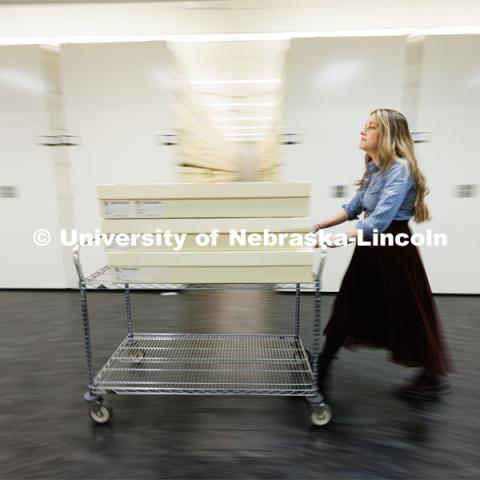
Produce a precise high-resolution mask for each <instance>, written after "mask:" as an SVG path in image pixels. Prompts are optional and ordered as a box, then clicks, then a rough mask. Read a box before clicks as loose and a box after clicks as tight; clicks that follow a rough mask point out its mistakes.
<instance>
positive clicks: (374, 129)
mask: <svg viewBox="0 0 480 480" xmlns="http://www.w3.org/2000/svg"><path fill="white" fill-rule="evenodd" d="M379 137H380V126H379V125H378V121H377V116H376V115H375V114H374V113H372V114H371V115H370V116H369V117H368V120H367V123H365V125H364V126H363V128H362V131H361V132H360V145H359V146H360V149H361V150H364V151H365V152H376V151H377V150H378V140H379Z"/></svg>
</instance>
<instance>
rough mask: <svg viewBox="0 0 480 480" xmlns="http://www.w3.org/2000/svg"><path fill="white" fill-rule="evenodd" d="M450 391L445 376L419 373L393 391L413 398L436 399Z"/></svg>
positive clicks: (401, 395) (404, 396)
mask: <svg viewBox="0 0 480 480" xmlns="http://www.w3.org/2000/svg"><path fill="white" fill-rule="evenodd" d="M451 391H452V386H451V385H450V382H449V381H448V380H447V378H446V377H443V376H437V375H427V374H425V373H421V374H420V375H418V376H417V377H415V378H414V379H413V381H411V382H410V383H408V384H407V385H403V386H400V387H398V388H397V389H396V390H395V393H396V394H397V395H399V396H400V397H402V398H408V399H413V400H436V399H438V398H441V397H443V396H444V395H446V394H448V393H450V392H451Z"/></svg>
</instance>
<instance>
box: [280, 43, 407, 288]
mask: <svg viewBox="0 0 480 480" xmlns="http://www.w3.org/2000/svg"><path fill="white" fill-rule="evenodd" d="M404 55H405V39H404V38H401V37H382V38H316V39H302V40H300V39H299V40H293V41H292V44H291V48H290V51H289V53H288V59H287V80H286V81H287V85H286V98H285V112H286V113H285V132H287V133H300V134H301V136H302V143H301V144H299V145H291V146H285V148H284V152H283V158H282V162H283V164H284V166H283V180H287V181H292V180H306V181H312V182H313V201H312V209H311V210H312V214H313V216H314V219H315V220H317V221H319V220H321V219H322V218H324V217H326V216H329V215H331V214H333V213H334V212H336V211H338V210H340V208H341V205H342V204H343V203H345V202H346V201H347V200H349V199H350V198H351V196H352V195H353V194H354V192H355V189H354V187H353V184H354V182H355V181H356V180H358V179H359V178H360V177H361V175H362V173H363V169H364V160H363V152H362V151H361V150H359V148H358V144H359V139H360V129H361V127H362V125H363V124H364V123H365V121H366V119H367V117H368V114H369V113H370V112H371V111H372V110H373V109H375V108H377V107H389V108H394V109H401V98H402V83H403V75H404V61H405V60H404ZM333 185H351V187H350V189H349V193H350V195H349V197H348V199H347V198H332V197H331V187H332V186H333ZM344 229H345V225H343V226H340V227H337V228H336V229H333V230H332V231H337V230H340V231H343V230H344ZM352 248H353V247H352V246H349V247H344V248H338V249H332V250H329V257H328V260H327V262H328V263H327V267H326V269H325V273H324V280H323V289H324V290H327V291H337V290H338V289H339V287H340V282H341V279H342V277H343V274H344V272H345V269H346V267H347V263H348V260H349V258H350V256H351V253H352Z"/></svg>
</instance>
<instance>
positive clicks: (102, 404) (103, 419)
mask: <svg viewBox="0 0 480 480" xmlns="http://www.w3.org/2000/svg"><path fill="white" fill-rule="evenodd" d="M88 415H89V417H90V419H91V420H92V421H93V422H94V423H98V424H99V425H103V424H105V423H108V422H109V421H110V419H111V418H112V415H113V409H112V407H111V406H110V404H109V403H108V402H106V401H105V400H101V401H97V402H95V403H93V404H92V405H91V407H90V409H89V411H88Z"/></svg>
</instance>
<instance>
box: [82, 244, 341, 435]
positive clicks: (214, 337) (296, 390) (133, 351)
mask: <svg viewBox="0 0 480 480" xmlns="http://www.w3.org/2000/svg"><path fill="white" fill-rule="evenodd" d="M79 249H80V247H79V246H78V245H77V246H75V247H74V249H73V260H74V263H75V267H76V270H77V273H78V278H79V286H80V299H81V309H82V319H83V333H84V341H85V352H86V357H87V372H88V387H87V391H86V393H85V395H84V400H85V401H86V402H87V403H88V404H89V416H90V418H91V420H92V421H93V422H95V423H97V424H105V423H108V422H109V421H110V419H111V417H112V414H113V410H112V407H111V406H110V405H109V404H108V403H107V402H106V401H105V400H104V398H103V396H104V395H107V394H118V395H256V396H259V395H264V396H295V397H305V398H306V400H307V401H308V402H309V403H310V405H311V409H312V412H311V415H310V420H311V422H312V424H313V425H315V426H323V425H326V424H328V423H329V422H330V420H331V419H332V409H331V407H330V406H329V405H328V404H327V403H325V401H324V397H323V395H322V394H321V393H320V392H319V391H318V388H317V361H318V360H317V359H318V353H319V350H320V337H321V331H320V307H321V291H320V278H321V275H322V271H323V267H324V264H325V259H326V251H325V250H319V252H318V254H319V256H320V259H319V262H318V268H317V270H316V273H315V275H313V282H312V283H313V286H314V293H313V294H314V314H313V317H314V318H313V332H312V351H311V353H310V352H309V351H308V350H306V349H305V347H304V344H303V342H302V339H301V337H300V297H301V292H302V288H303V284H302V285H301V284H298V283H297V284H295V292H296V294H295V300H296V302H295V318H294V322H293V324H294V329H293V333H290V334H283V335H273V334H235V335H227V334H171V333H169V334H164V333H138V332H136V331H134V327H133V319H132V310H131V299H130V289H131V286H130V285H129V284H128V283H125V284H116V283H112V281H111V279H110V276H109V274H108V273H109V272H108V270H109V268H110V267H108V266H105V267H103V268H101V269H100V270H98V271H96V272H95V273H93V274H92V275H90V276H89V277H85V276H84V275H83V270H82V266H81V263H80V253H79ZM277 286H278V284H277ZM134 287H135V288H144V289H162V290H176V289H182V290H205V289H244V290H248V289H272V288H273V287H274V285H273V284H254V283H249V284H181V285H179V284H135V285H134ZM280 287H281V285H280ZM87 289H123V290H124V297H125V308H126V320H127V334H126V337H125V338H124V340H123V341H122V342H121V343H120V345H119V346H118V347H117V349H116V350H115V351H114V352H113V354H112V355H111V356H110V358H109V359H108V360H107V362H106V363H105V364H104V365H103V366H102V368H101V369H100V370H99V371H98V372H97V373H95V370H94V367H93V354H92V344H91V334H90V319H89V313H88V304H87Z"/></svg>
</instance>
